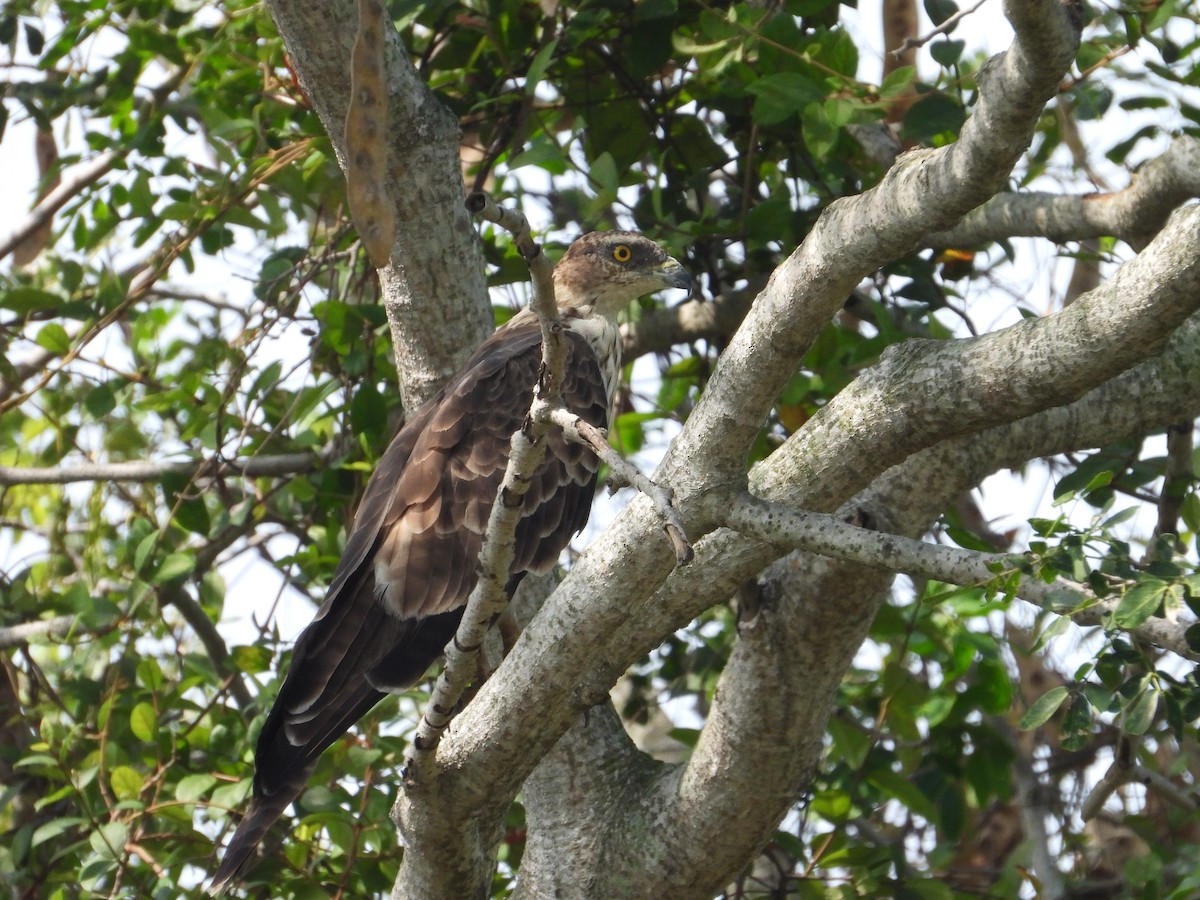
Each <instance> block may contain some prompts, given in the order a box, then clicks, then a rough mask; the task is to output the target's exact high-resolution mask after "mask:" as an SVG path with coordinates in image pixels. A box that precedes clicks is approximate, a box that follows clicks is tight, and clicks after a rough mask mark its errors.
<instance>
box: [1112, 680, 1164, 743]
mask: <svg viewBox="0 0 1200 900" xmlns="http://www.w3.org/2000/svg"><path fill="white" fill-rule="evenodd" d="M1157 709H1158V691H1157V690H1155V689H1154V688H1149V689H1147V690H1144V691H1142V692H1141V693H1140V694H1138V695H1137V696H1136V697H1135V698H1134V700H1133V702H1132V703H1130V704H1129V705H1128V706H1127V707H1125V711H1124V715H1122V717H1121V730H1122V731H1124V732H1125V733H1126V734H1145V733H1146V732H1147V731H1149V730H1150V726H1151V725H1152V724H1153V723H1154V713H1155V711H1157Z"/></svg>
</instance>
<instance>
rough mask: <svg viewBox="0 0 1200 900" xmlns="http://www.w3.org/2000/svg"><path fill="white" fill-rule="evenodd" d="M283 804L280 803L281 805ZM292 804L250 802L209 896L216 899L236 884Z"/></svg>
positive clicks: (263, 799) (262, 800)
mask: <svg viewBox="0 0 1200 900" xmlns="http://www.w3.org/2000/svg"><path fill="white" fill-rule="evenodd" d="M280 800H282V803H281V802H280ZM291 802H292V798H291V797H290V796H285V797H282V798H278V797H277V798H270V797H255V798H254V799H253V800H251V801H250V807H249V808H248V809H247V810H246V816H245V818H243V819H242V821H241V824H239V825H238V827H237V831H235V832H234V833H233V839H232V840H230V842H229V846H228V847H226V848H225V855H224V856H223V857H222V858H221V864H220V865H219V866H217V871H216V873H214V875H213V877H212V881H211V882H209V885H208V893H209V895H210V896H213V897H219V896H221V895H222V894H224V893H225V891H226V890H228V889H229V887H230V886H231V885H232V884H233V882H235V881H237V880H238V879H239V878H240V876H241V875H242V874H244V870H245V869H248V868H249V867H250V866H251V865H252V864H253V857H254V851H255V850H256V849H257V848H258V844H259V842H260V841H261V840H262V839H263V836H264V835H266V833H267V829H269V828H270V827H271V826H272V825H273V824H275V820H276V819H278V818H279V817H280V815H282V813H283V811H284V810H285V809H286V808H287V805H288V804H289V803H291Z"/></svg>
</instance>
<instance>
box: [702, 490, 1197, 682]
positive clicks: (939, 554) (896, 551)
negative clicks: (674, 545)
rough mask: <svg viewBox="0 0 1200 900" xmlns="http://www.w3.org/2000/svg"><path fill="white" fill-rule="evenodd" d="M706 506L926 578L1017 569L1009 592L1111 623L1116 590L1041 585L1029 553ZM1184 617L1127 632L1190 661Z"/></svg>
mask: <svg viewBox="0 0 1200 900" xmlns="http://www.w3.org/2000/svg"><path fill="white" fill-rule="evenodd" d="M705 503H706V504H707V505H708V512H709V513H710V515H712V516H713V517H714V519H715V520H716V521H718V522H720V523H722V524H724V525H725V526H726V527H728V528H732V529H733V530H735V531H738V532H741V533H742V534H745V535H748V536H750V537H753V538H757V539H758V540H761V541H766V542H768V543H772V544H776V545H778V546H786V547H794V548H796V549H800V550H806V551H808V552H810V553H819V554H821V555H822V556H829V557H832V558H834V559H843V560H847V561H849V562H858V563H863V564H864V565H868V566H876V567H878V568H880V569H887V570H890V571H894V572H906V573H908V574H910V575H920V576H922V577H925V578H934V579H936V580H938V581H943V582H946V583H947V584H958V585H984V584H988V583H989V582H992V581H994V580H995V579H997V578H1002V577H1004V576H1005V575H1014V574H1015V575H1017V578H1016V580H1015V588H1014V589H1013V592H1014V594H1015V596H1017V597H1020V598H1021V599H1022V600H1025V601H1026V602H1029V603H1032V604H1034V605H1035V606H1039V607H1041V608H1042V609H1045V610H1046V611H1048V612H1052V613H1054V614H1056V615H1065V616H1068V617H1069V618H1070V619H1071V620H1072V621H1073V622H1075V623H1077V624H1080V625H1103V626H1106V627H1110V626H1111V621H1109V620H1110V619H1111V616H1112V613H1113V612H1114V611H1115V610H1116V608H1117V604H1118V603H1119V602H1120V598H1119V597H1104V598H1101V597H1097V596H1096V594H1095V593H1094V592H1093V591H1092V590H1091V589H1090V588H1088V587H1087V586H1086V585H1083V584H1079V583H1077V582H1073V581H1069V580H1067V579H1065V578H1057V579H1055V580H1054V581H1053V582H1052V583H1050V584H1047V583H1046V582H1045V581H1043V580H1042V579H1041V578H1038V577H1035V576H1029V575H1026V574H1024V573H1023V571H1022V570H1024V569H1026V568H1027V567H1028V566H1029V564H1030V562H1031V559H1030V557H1028V556H1027V555H1025V554H1019V553H977V552H975V551H973V550H963V549H960V548H958V547H946V546H942V545H939V544H929V543H926V542H924V541H919V540H915V539H913V538H909V537H904V536H902V535H898V534H887V533H884V532H879V531H871V530H869V529H866V528H860V527H858V526H856V525H851V524H850V523H849V522H846V521H844V520H842V519H840V518H838V517H837V516H833V515H827V514H825V513H814V512H807V511H805V510H799V509H793V508H791V507H788V506H785V505H783V504H780V503H771V502H768V501H766V500H762V499H760V498H758V497H755V496H753V495H751V494H748V493H742V494H732V495H729V494H725V493H722V492H713V493H710V494H708V495H706V499H705ZM1189 624H1190V622H1168V621H1167V620H1165V619H1156V618H1150V619H1148V620H1146V621H1145V622H1143V623H1142V624H1141V625H1138V626H1137V627H1135V628H1131V629H1129V633H1131V634H1134V635H1136V636H1138V637H1140V638H1142V639H1144V640H1146V641H1149V642H1150V643H1152V644H1155V645H1156V646H1159V647H1162V648H1163V649H1165V650H1170V651H1171V652H1172V653H1175V654H1178V655H1179V656H1182V657H1183V658H1184V659H1189V660H1192V661H1194V662H1200V652H1197V651H1196V650H1193V649H1192V647H1191V646H1190V645H1189V644H1188V642H1187V639H1186V637H1185V635H1184V631H1185V630H1186V628H1187V626H1188V625H1189Z"/></svg>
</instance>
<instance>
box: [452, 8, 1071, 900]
mask: <svg viewBox="0 0 1200 900" xmlns="http://www.w3.org/2000/svg"><path fill="white" fill-rule="evenodd" d="M1009 8H1010V15H1011V16H1012V18H1013V19H1014V20H1015V23H1016V27H1017V32H1018V38H1017V41H1016V42H1015V43H1014V45H1013V48H1012V49H1010V51H1009V52H1008V53H1007V54H1005V55H1003V56H1001V57H998V58H996V59H994V60H992V61H991V62H990V63H989V65H988V67H987V71H986V72H985V73H984V74H983V76H982V77H981V82H982V88H981V90H982V99H981V101H980V104H979V106H978V108H977V111H976V114H975V116H973V117H972V119H971V120H970V121H968V123H967V126H966V127H964V129H963V132H962V138H961V139H960V141H959V142H958V143H957V144H955V145H954V146H951V147H947V148H943V149H940V150H936V151H923V152H918V153H915V154H909V155H908V156H907V157H906V158H905V160H904V161H902V162H901V164H899V165H898V166H896V167H895V168H894V169H893V171H892V172H891V173H890V174H889V176H888V177H887V178H885V180H884V182H883V183H882V184H881V185H880V186H878V187H877V188H876V189H874V190H872V191H870V192H868V193H866V194H864V195H862V196H860V197H856V198H850V199H847V200H841V201H838V202H837V203H835V204H834V205H833V206H832V207H830V208H829V209H828V210H827V211H826V212H825V214H824V215H823V216H822V218H821V220H820V221H819V222H818V224H817V226H816V227H815V228H814V229H813V231H812V232H810V234H809V237H808V239H807V240H806V241H805V244H804V245H803V246H802V247H801V248H800V250H798V251H797V252H796V253H795V254H793V256H792V257H791V258H790V259H789V261H788V262H786V263H785V264H784V265H783V266H782V267H781V268H780V269H779V270H778V271H777V272H776V273H775V275H774V276H773V278H772V281H771V283H770V285H769V286H768V288H767V290H766V291H764V293H763V294H762V295H760V297H759V298H758V300H757V301H756V303H755V306H754V308H753V309H752V311H751V314H750V316H749V317H748V318H747V320H746V322H745V323H744V324H743V326H742V328H741V329H740V330H739V332H738V334H737V335H736V336H735V337H734V339H733V341H732V342H731V343H730V346H729V348H728V349H727V350H726V352H725V353H724V354H723V355H722V358H721V361H720V363H719V364H718V375H717V376H714V379H713V380H712V381H710V382H709V385H708V389H707V390H706V392H705V395H704V396H703V397H702V398H701V401H700V403H699V404H698V405H697V408H696V411H695V412H694V413H693V414H692V416H691V418H690V419H689V421H688V423H687V425H686V426H685V428H684V432H683V433H682V434H681V435H680V437H679V438H677V439H676V441H675V443H674V445H673V448H672V450H671V452H670V455H669V457H668V460H667V461H666V463H665V464H664V466H663V467H662V468H660V474H659V475H658V476H656V478H655V480H656V481H657V482H658V483H660V484H663V483H666V484H669V485H670V486H671V487H673V488H674V489H675V490H676V492H677V497H678V500H679V506H680V512H681V514H682V516H683V520H684V523H685V524H686V526H687V530H688V534H689V535H693V536H694V535H696V534H703V533H704V532H706V531H708V530H709V528H710V525H709V524H708V523H707V522H706V521H705V518H704V516H703V515H702V514H701V513H700V512H699V511H698V505H697V504H695V503H692V502H691V500H692V499H693V498H694V497H695V496H696V495H697V494H698V493H701V492H704V491H706V490H709V489H711V488H713V487H718V486H722V487H723V486H725V485H728V484H736V483H738V482H739V481H740V480H741V479H743V478H744V460H745V451H746V448H747V447H748V446H749V445H750V443H751V441H752V440H753V439H754V437H755V436H756V435H757V434H758V431H759V428H760V426H761V423H762V421H763V419H764V417H765V414H766V412H767V410H768V409H769V407H770V405H771V404H772V403H773V402H774V399H775V397H776V396H777V395H778V392H779V390H780V388H781V387H782V385H783V383H784V382H786V380H787V378H789V377H790V376H791V374H792V373H793V371H794V367H795V361H796V360H797V359H799V358H800V357H801V356H802V355H803V352H804V350H805V349H806V348H807V346H808V345H809V344H810V343H811V340H812V339H813V336H815V335H816V334H817V333H818V332H819V330H820V329H821V328H822V327H823V326H824V325H825V323H826V322H827V321H828V319H829V317H830V316H831V315H832V314H833V313H834V312H835V311H836V310H837V309H838V308H840V306H841V304H842V303H843V302H844V300H845V297H846V296H847V295H848V294H849V293H850V291H851V290H852V289H853V287H854V286H855V285H856V284H857V282H858V281H859V280H860V278H861V277H863V276H864V275H866V274H868V273H870V272H872V271H874V270H875V269H876V268H878V267H879V266H880V265H882V264H884V263H886V262H887V261H889V260H890V259H892V258H893V257H894V256H897V255H900V254H902V253H904V252H907V250H908V249H910V248H911V247H913V246H915V245H916V244H917V243H918V242H919V240H920V238H921V236H922V235H923V234H924V233H926V232H928V231H931V230H935V229H937V228H945V227H947V226H948V225H950V224H952V223H953V222H954V221H956V220H957V219H958V218H960V217H961V216H962V215H963V214H964V213H965V212H966V211H967V210H969V209H971V208H973V207H974V206H977V205H978V204H979V203H981V202H983V201H984V200H986V199H987V197H988V196H990V195H991V194H992V193H994V192H995V190H997V189H998V188H999V187H1001V186H1002V185H1003V183H1004V179H1005V178H1006V177H1007V173H1008V171H1009V170H1010V169H1011V167H1012V165H1013V164H1014V162H1015V161H1016V159H1017V158H1018V157H1019V155H1020V153H1021V152H1022V150H1023V148H1024V147H1025V146H1027V144H1028V141H1029V139H1030V134H1031V130H1032V128H1033V126H1034V124H1035V123H1036V121H1037V118H1038V116H1039V115H1040V112H1041V108H1042V105H1043V104H1044V102H1045V99H1046V98H1048V97H1050V96H1052V95H1053V93H1054V91H1055V90H1056V89H1057V85H1058V82H1059V79H1060V78H1061V76H1062V73H1063V72H1064V71H1065V70H1066V68H1067V66H1068V65H1069V64H1070V63H1071V61H1072V59H1073V58H1074V51H1075V47H1076V44H1077V39H1078V37H1077V30H1076V29H1075V27H1074V26H1073V25H1072V24H1070V23H1069V22H1068V20H1067V17H1066V15H1065V13H1064V12H1063V10H1062V9H1061V7H1060V6H1059V5H1058V4H1057V3H1052V2H1046V0H1024V2H1014V3H1012V4H1010V6H1009ZM718 376H719V377H718ZM856 456H857V457H858V458H860V459H861V453H859V454H856ZM664 474H665V477H664ZM677 478H678V480H677ZM658 527H659V525H658V516H657V514H656V513H655V512H654V511H653V508H652V505H651V504H650V503H649V502H648V501H646V500H643V499H642V498H637V499H635V500H634V501H633V502H632V503H631V504H630V506H629V508H628V509H627V510H626V511H625V513H623V514H622V516H621V517H620V518H619V520H618V522H617V523H616V524H615V525H614V526H613V527H612V528H610V529H609V530H608V531H607V532H606V533H605V535H604V536H603V537H602V538H600V539H599V540H598V541H597V542H596V543H594V544H593V545H592V546H591V547H590V548H589V549H588V551H587V552H586V553H585V554H584V555H583V556H582V557H581V558H580V559H579V560H578V561H577V563H576V565H575V566H574V567H573V569H572V571H571V573H570V574H569V575H568V576H567V578H566V580H565V581H564V582H563V584H562V585H561V586H560V587H559V589H558V590H557V591H556V592H555V594H554V596H553V597H552V598H550V600H549V601H548V602H547V604H546V606H545V607H544V608H543V610H542V613H541V614H540V615H539V616H538V619H537V627H536V628H531V629H527V630H526V631H525V632H524V633H523V634H522V636H521V638H520V639H519V640H518V641H517V643H516V645H515V646H514V648H513V650H512V651H511V652H510V653H509V655H508V657H507V658H506V659H505V661H504V662H503V663H502V664H501V668H500V670H498V673H497V677H493V678H491V679H489V681H488V682H487V683H485V684H484V685H483V687H482V688H481V690H480V693H479V694H478V695H477V698H476V701H475V702H473V703H472V704H471V705H470V706H469V707H468V708H467V709H466V710H464V712H463V713H462V714H461V715H460V716H459V717H458V718H457V719H456V724H455V728H454V730H453V731H452V732H451V733H450V734H448V735H447V737H446V739H445V740H444V741H443V743H442V746H441V747H440V749H439V756H440V758H442V759H444V760H445V761H446V764H447V765H453V766H455V767H456V770H457V775H458V782H457V784H456V786H455V793H454V796H453V797H452V798H447V799H448V800H452V802H453V804H454V806H455V808H458V809H462V810H471V809H478V808H480V806H481V805H483V804H487V805H488V806H489V807H490V806H491V804H493V803H496V802H501V803H507V802H508V801H509V800H510V799H511V798H512V797H513V796H515V794H516V792H517V790H518V789H519V787H520V784H521V782H522V781H523V780H524V778H525V776H526V775H527V774H528V772H529V771H530V768H531V767H532V765H533V763H534V761H535V760H537V759H538V758H539V757H540V756H541V755H543V754H544V753H545V752H546V750H547V749H548V748H549V747H550V746H551V745H552V744H553V743H554V742H555V741H556V740H557V739H558V737H559V736H560V735H561V734H562V733H563V732H564V731H565V729H566V728H567V727H568V726H569V725H570V723H571V722H572V721H574V719H575V716H576V714H577V713H578V712H579V711H582V710H583V709H585V708H587V707H588V706H589V705H591V704H593V703H595V702H597V701H598V700H600V699H602V698H603V697H604V696H606V692H607V687H608V684H611V681H610V682H608V683H607V684H604V685H603V689H602V690H601V689H600V684H599V682H598V681H596V680H593V679H592V678H591V677H590V675H591V672H592V671H593V670H594V669H596V668H597V667H599V668H600V669H602V670H603V671H604V673H605V675H608V674H610V673H611V671H612V669H613V668H615V667H616V666H618V665H619V666H621V667H622V668H623V667H624V666H625V665H627V664H628V662H629V661H630V660H631V659H632V658H633V656H632V655H631V653H632V646H631V645H629V644H627V645H625V646H619V647H618V646H614V644H613V643H612V641H613V637H614V635H616V634H617V633H624V629H623V628H622V626H623V625H624V624H625V623H626V622H627V621H628V620H630V619H631V618H632V617H634V616H637V615H640V614H641V613H642V612H643V611H644V610H645V607H646V604H647V603H648V600H647V598H649V597H650V596H651V595H652V594H653V592H654V590H655V588H656V587H658V586H659V585H660V584H661V583H662V582H663V580H664V579H665V578H666V577H667V575H668V574H669V573H670V571H671V569H672V568H673V562H674V561H673V558H672V556H671V554H670V553H667V552H666V550H665V548H663V547H662V546H661V543H660V542H658V541H656V540H654V534H655V532H656V531H657V529H658ZM700 547H701V543H700V542H698V543H697V545H696V549H697V554H698V555H699V552H700ZM690 568H691V567H688V568H685V569H681V570H679V573H677V575H676V576H675V577H677V578H680V579H681V583H682V582H683V581H686V582H687V583H689V584H692V585H693V586H695V580H694V579H691V578H690V577H688V576H687V575H684V574H680V573H687V572H688V569H690ZM708 575H709V577H710V578H712V576H713V572H712V570H709V573H708ZM714 580H715V581H721V582H722V583H724V579H723V578H718V579H714ZM708 590H709V586H708V585H705V586H704V592H705V593H706V594H707V593H708ZM662 633H663V632H658V633H657V635H655V636H654V639H655V640H657V639H660V638H661V636H662ZM648 639H649V636H647V635H644V634H643V635H641V636H640V637H639V639H638V640H637V642H636V643H637V644H638V645H641V644H644V643H645V641H646V640H648ZM501 676H502V677H501ZM771 825H772V826H773V823H771ZM764 827H770V826H764ZM463 837H464V839H467V835H465V834H464V836H463ZM723 839H724V838H722V840H723ZM656 843H657V842H652V843H651V844H648V845H647V846H646V847H642V848H639V849H638V850H637V851H636V852H635V853H633V854H632V855H631V857H630V859H629V861H628V863H627V864H628V865H635V864H637V863H641V862H645V861H646V858H647V857H646V854H647V853H649V852H650V851H652V849H653V846H655V844H656ZM710 845H711V844H703V845H697V847H700V846H705V847H707V846H710ZM446 849H447V853H457V852H469V851H468V850H467V849H466V847H465V846H464V847H463V848H462V849H461V850H454V849H452V848H449V847H447V848H446ZM698 852H699V851H698ZM685 856H687V854H685ZM688 862H689V863H692V864H695V865H697V866H699V867H700V868H701V869H703V870H705V871H711V870H712V866H710V864H709V862H708V861H707V860H703V859H699V858H697V857H694V856H689V857H688ZM724 874H727V872H723V873H722V875H724ZM638 880H639V883H646V882H645V881H644V879H643V878H639V879H638ZM663 884H666V885H670V884H671V882H670V881H667V882H664V883H663ZM660 887H661V886H660ZM666 889H667V890H668V892H670V888H669V887H668V888H666ZM680 896H682V895H680Z"/></svg>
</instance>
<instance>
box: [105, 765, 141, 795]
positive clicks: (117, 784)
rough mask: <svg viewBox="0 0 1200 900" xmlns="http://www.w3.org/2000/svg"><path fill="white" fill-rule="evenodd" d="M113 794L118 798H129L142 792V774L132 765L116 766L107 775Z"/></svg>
mask: <svg viewBox="0 0 1200 900" xmlns="http://www.w3.org/2000/svg"><path fill="white" fill-rule="evenodd" d="M108 781H109V784H110V785H111V786H112V791H113V794H115V795H116V797H117V799H119V800H130V799H132V798H134V797H137V796H138V795H139V794H140V793H141V792H142V784H143V781H142V776H141V773H140V772H138V770H137V769H135V768H133V767H132V766H117V767H116V768H115V769H113V770H112V772H111V773H110V774H109V776H108Z"/></svg>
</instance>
